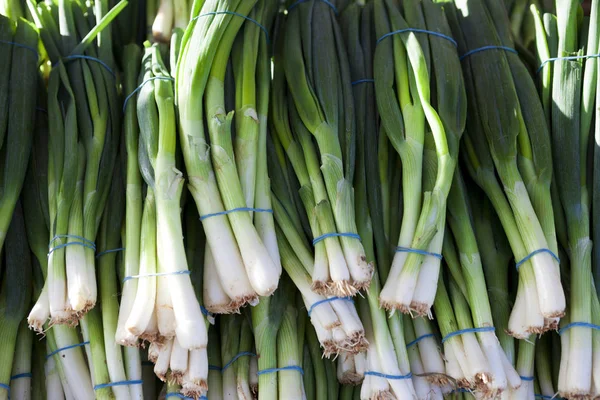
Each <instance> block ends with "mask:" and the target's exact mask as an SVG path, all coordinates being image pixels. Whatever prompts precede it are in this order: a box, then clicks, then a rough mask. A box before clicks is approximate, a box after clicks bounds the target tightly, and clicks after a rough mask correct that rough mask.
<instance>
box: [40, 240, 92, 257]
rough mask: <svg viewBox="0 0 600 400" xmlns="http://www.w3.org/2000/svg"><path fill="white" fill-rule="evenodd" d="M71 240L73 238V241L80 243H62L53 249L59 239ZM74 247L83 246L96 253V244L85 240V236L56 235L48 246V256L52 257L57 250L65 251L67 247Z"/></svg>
mask: <svg viewBox="0 0 600 400" xmlns="http://www.w3.org/2000/svg"><path fill="white" fill-rule="evenodd" d="M69 238H71V239H78V240H80V241H79V242H67V243H62V244H59V245H58V246H55V247H51V246H52V243H54V242H55V241H57V240H58V239H69ZM73 245H78V246H83V247H86V248H88V249H90V250H93V251H94V252H95V251H96V244H94V242H92V241H91V240H88V239H86V238H84V237H83V236H78V235H56V236H54V237H53V238H52V240H50V243H49V244H48V256H50V254H52V253H53V252H54V251H56V250H59V249H64V248H65V247H68V246H73Z"/></svg>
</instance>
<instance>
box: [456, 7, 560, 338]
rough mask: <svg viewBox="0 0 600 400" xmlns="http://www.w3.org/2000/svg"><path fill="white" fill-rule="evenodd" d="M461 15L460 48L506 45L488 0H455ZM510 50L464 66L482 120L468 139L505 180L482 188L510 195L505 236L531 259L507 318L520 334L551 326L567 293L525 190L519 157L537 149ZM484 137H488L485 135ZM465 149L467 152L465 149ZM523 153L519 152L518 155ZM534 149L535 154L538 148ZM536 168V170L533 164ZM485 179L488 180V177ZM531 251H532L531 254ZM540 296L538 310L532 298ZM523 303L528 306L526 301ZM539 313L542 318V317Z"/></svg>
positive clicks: (477, 58)
mask: <svg viewBox="0 0 600 400" xmlns="http://www.w3.org/2000/svg"><path fill="white" fill-rule="evenodd" d="M457 14H458V20H459V24H460V28H459V29H458V30H457V32H456V35H455V36H457V37H458V38H459V49H460V50H461V51H462V52H464V53H465V54H466V52H467V51H472V50H476V49H478V48H481V47H482V46H490V45H492V46H493V45H501V44H502V43H501V42H500V41H499V38H498V33H497V31H496V29H495V28H494V25H493V22H492V20H491V16H490V13H489V10H488V9H487V8H486V7H485V5H484V4H479V3H469V4H466V3H461V4H457ZM467 14H468V18H467ZM474 20H477V21H478V22H477V24H474V22H473V21H474ZM475 33H477V34H475ZM506 53H507V51H505V50H502V49H492V50H489V51H483V52H477V53H474V54H472V55H470V56H469V57H467V58H466V59H465V60H463V67H464V68H463V71H464V73H465V79H466V80H467V81H469V83H468V86H469V92H470V96H471V100H472V101H471V103H470V104H469V105H470V109H471V110H473V111H472V114H473V115H475V116H476V118H477V119H479V120H480V123H479V126H477V127H475V129H473V130H471V128H469V133H470V138H469V140H470V141H471V142H476V141H478V142H480V143H479V144H478V146H479V147H478V148H477V155H478V156H479V155H481V154H483V153H486V155H485V156H484V157H487V154H488V152H489V155H490V156H491V159H492V160H493V164H494V165H495V169H496V172H497V174H498V176H499V177H500V181H501V182H502V188H503V192H504V193H502V192H499V193H495V194H493V193H491V189H490V188H489V186H494V187H495V189H497V186H496V184H495V183H494V182H496V179H493V182H484V183H483V185H484V186H486V185H487V186H488V188H487V189H486V188H485V187H484V190H485V191H486V192H487V194H488V197H489V198H490V200H492V203H494V202H496V204H498V203H499V202H504V203H505V202H506V200H508V203H509V204H510V211H509V210H505V211H503V212H500V211H498V210H497V213H498V214H499V216H500V218H501V221H502V219H503V218H509V216H508V215H506V216H504V215H503V213H504V212H506V213H510V214H511V216H512V218H513V219H514V222H515V224H516V232H510V233H509V232H508V229H507V226H506V225H505V223H504V222H503V225H505V230H506V231H507V236H508V237H509V241H511V247H513V253H514V254H515V259H516V260H518V262H519V263H520V260H527V261H528V264H524V265H521V266H520V268H519V277H520V285H521V290H519V291H518V292H517V293H518V295H517V299H516V302H515V307H514V308H513V310H514V312H513V314H512V316H511V317H512V318H511V321H510V322H509V330H510V331H511V332H512V333H513V334H514V335H515V336H517V337H524V336H527V334H528V333H534V332H536V331H544V330H546V329H548V328H549V326H548V324H546V322H545V321H544V319H548V320H550V319H554V318H559V317H561V316H562V315H564V309H565V296H564V291H563V289H562V286H561V282H560V270H559V266H558V261H557V260H556V259H555V258H554V257H553V256H552V255H551V254H550V253H549V252H548V251H543V250H542V249H547V250H548V249H550V248H549V244H548V240H547V239H546V235H545V234H544V229H543V228H542V225H541V223H540V218H539V215H537V213H536V209H535V207H534V206H533V204H532V200H531V197H530V195H529V193H528V190H527V183H528V182H530V178H525V179H524V178H523V176H524V175H525V176H527V175H526V174H525V173H524V172H523V170H520V169H519V167H520V165H519V162H518V161H521V166H523V164H526V162H525V161H526V160H524V158H529V157H532V156H533V154H528V153H527V152H526V151H524V147H523V145H524V144H523V140H522V139H524V136H523V135H524V134H525V131H524V129H523V128H524V127H523V119H522V118H520V117H522V115H523V114H522V113H523V111H522V110H523V107H522V106H520V104H519V101H520V99H521V98H520V97H518V93H517V89H516V87H515V83H514V81H513V76H512V71H511V63H510V62H509V61H508V59H507V55H506ZM484 94H485V95H484ZM522 94H523V92H522ZM538 112H539V111H538ZM525 127H526V128H528V127H527V126H525ZM482 130H483V134H482V132H481V131H482ZM528 133H530V137H529V139H530V140H532V141H533V140H534V139H535V140H538V139H540V138H542V137H543V135H539V133H537V132H535V133H534V132H533V130H532V131H531V132H528ZM484 138H485V140H483V139H484ZM485 142H487V143H485ZM485 149H488V150H485ZM467 152H469V151H468V150H467ZM519 153H520V154H521V157H519ZM540 153H541V151H540ZM535 154H536V157H537V153H535ZM472 156H474V155H472V154H469V157H472ZM536 161H537V160H536ZM533 171H535V172H534V173H537V171H536V168H535V167H534V168H533ZM528 173H529V172H528ZM485 179H486V180H487V177H486V178H485ZM546 179H547V178H546ZM478 183H479V182H478ZM540 186H543V184H540ZM495 189H494V190H495ZM496 197H501V198H496ZM495 206H496V205H495ZM546 206H548V204H546ZM546 215H547V214H546ZM545 217H546V216H544V218H545ZM517 234H518V236H519V237H520V239H521V240H520V242H521V243H520V244H521V245H522V246H523V247H524V250H525V252H524V253H525V254H523V253H521V251H515V248H514V246H512V245H513V242H516V241H517V237H516V235H517ZM512 236H515V237H512ZM519 247H520V246H519ZM539 250H542V251H541V252H540V251H539ZM550 250H551V249H550ZM517 253H520V254H517ZM529 255H532V256H530V257H529V258H527V257H528V256H529ZM534 285H535V286H534ZM534 288H535V289H534ZM519 293H520V295H519ZM536 298H537V303H538V304H537V306H538V307H539V312H538V309H537V307H536V304H535V300H534V299H536ZM532 301H533V302H532ZM523 303H525V305H522V304H523ZM540 317H541V319H542V321H540ZM540 325H541V326H540Z"/></svg>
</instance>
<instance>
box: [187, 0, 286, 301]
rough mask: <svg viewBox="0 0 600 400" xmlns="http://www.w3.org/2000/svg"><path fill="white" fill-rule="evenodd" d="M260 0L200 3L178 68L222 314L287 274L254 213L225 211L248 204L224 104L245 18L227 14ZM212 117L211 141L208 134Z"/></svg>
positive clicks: (190, 164)
mask: <svg viewBox="0 0 600 400" xmlns="http://www.w3.org/2000/svg"><path fill="white" fill-rule="evenodd" d="M255 3H256V2H255V1H239V0H231V1H226V2H223V3H222V4H221V3H220V2H217V1H214V0H213V1H207V2H204V3H203V4H196V6H198V7H196V8H194V9H193V10H192V16H193V17H194V18H193V19H192V20H191V21H190V24H189V25H188V27H187V29H186V32H185V34H184V37H183V41H182V45H181V53H180V56H179V60H178V65H177V71H176V93H177V103H178V111H179V128H180V138H181V147H182V150H183V156H184V160H185V164H186V170H187V172H188V176H189V187H190V190H191V193H192V196H193V197H194V200H195V203H196V205H197V207H198V211H199V213H200V215H201V216H203V218H202V219H203V221H202V222H203V227H204V230H205V232H206V237H207V242H208V245H209V247H210V250H209V251H207V252H206V254H207V258H209V257H210V258H212V262H213V263H214V264H215V268H214V269H215V270H216V272H217V274H218V277H219V280H218V281H217V282H219V283H220V284H221V289H223V290H225V292H226V293H227V295H228V296H229V298H230V299H231V303H230V304H229V305H228V306H227V308H226V309H217V310H215V309H211V307H210V304H209V303H208V302H207V301H205V306H206V307H207V308H208V310H209V311H214V312H233V311H236V310H238V309H239V308H240V307H241V306H243V305H244V304H247V303H251V304H255V303H256V301H257V300H258V296H268V295H270V294H271V293H273V291H274V290H275V289H276V288H277V282H278V280H279V275H280V269H279V267H278V265H277V263H276V262H275V261H274V260H273V259H272V257H271V255H270V254H269V251H268V249H267V247H266V246H265V244H264V243H263V241H262V239H261V237H260V235H259V233H258V232H257V229H256V228H255V227H254V225H253V224H252V216H251V214H250V213H249V212H245V211H237V212H235V211H234V212H229V213H228V214H227V215H223V214H220V213H223V212H224V211H232V210H235V209H239V208H244V207H246V202H245V197H244V193H243V190H242V185H241V183H240V178H239V174H238V171H237V167H236V165H235V158H234V148H233V142H232V139H231V125H232V118H233V114H232V113H230V114H226V111H225V104H224V97H225V93H224V79H225V70H226V65H227V62H228V60H229V56H230V52H231V48H232V46H233V42H234V39H235V37H236V34H237V32H238V31H239V30H240V28H241V25H242V23H244V21H245V19H244V18H241V17H239V16H233V15H232V14H229V13H223V11H228V12H235V13H238V14H242V15H245V16H247V15H249V13H250V11H251V10H252V8H253V7H254V5H255ZM200 5H201V6H202V7H199V6H200ZM215 13H216V14H215ZM209 75H210V76H209ZM205 106H206V107H205ZM205 112H206V115H205ZM205 122H206V123H207V125H208V133H209V135H210V141H207V140H206V138H205ZM213 165H214V169H213ZM212 214H217V215H212ZM207 270H209V269H208V268H205V272H206V271H207ZM205 280H206V277H205ZM211 282H214V280H213V281H211ZM215 283H216V282H215ZM210 286H216V285H210ZM205 296H206V293H205ZM205 299H206V297H205Z"/></svg>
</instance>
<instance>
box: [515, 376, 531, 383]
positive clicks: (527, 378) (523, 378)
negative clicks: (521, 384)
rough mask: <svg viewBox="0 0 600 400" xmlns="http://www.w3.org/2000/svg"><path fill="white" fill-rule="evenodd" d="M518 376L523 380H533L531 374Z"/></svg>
mask: <svg viewBox="0 0 600 400" xmlns="http://www.w3.org/2000/svg"><path fill="white" fill-rule="evenodd" d="M519 378H521V380H522V381H525V382H533V380H534V379H535V378H534V377H533V376H519Z"/></svg>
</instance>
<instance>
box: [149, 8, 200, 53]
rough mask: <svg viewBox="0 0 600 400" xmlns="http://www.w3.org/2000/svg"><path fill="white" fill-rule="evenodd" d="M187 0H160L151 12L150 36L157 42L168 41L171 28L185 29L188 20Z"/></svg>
mask: <svg viewBox="0 0 600 400" xmlns="http://www.w3.org/2000/svg"><path fill="white" fill-rule="evenodd" d="M190 7H191V4H190V2H189V1H188V0H160V3H159V5H158V9H157V10H156V13H155V14H152V15H151V17H152V18H153V21H152V36H153V38H154V39H155V40H156V41H158V42H164V43H169V41H170V40H171V35H172V32H173V29H175V28H180V29H185V28H186V26H187V25H188V23H189V21H190Z"/></svg>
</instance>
